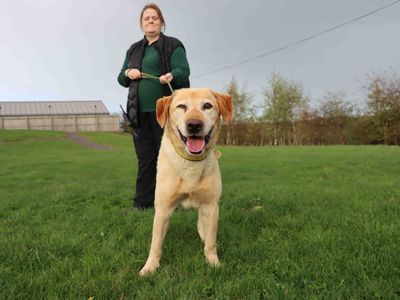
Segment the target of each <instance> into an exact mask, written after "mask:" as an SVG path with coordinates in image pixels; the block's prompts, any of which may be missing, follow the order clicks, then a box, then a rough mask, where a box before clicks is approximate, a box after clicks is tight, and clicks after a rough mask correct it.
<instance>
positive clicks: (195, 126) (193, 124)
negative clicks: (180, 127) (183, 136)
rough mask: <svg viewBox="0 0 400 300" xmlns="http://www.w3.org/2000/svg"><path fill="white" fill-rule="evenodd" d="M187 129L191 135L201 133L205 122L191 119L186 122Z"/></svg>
mask: <svg viewBox="0 0 400 300" xmlns="http://www.w3.org/2000/svg"><path fill="white" fill-rule="evenodd" d="M186 127H187V129H188V131H189V133H191V134H196V133H199V132H200V130H201V129H202V128H203V122H202V121H200V120H194V119H190V120H187V122H186Z"/></svg>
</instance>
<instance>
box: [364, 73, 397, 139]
mask: <svg viewBox="0 0 400 300" xmlns="http://www.w3.org/2000/svg"><path fill="white" fill-rule="evenodd" d="M369 77H370V82H369V83H368V85H367V91H368V96H367V98H368V101H367V105H368V108H369V111H370V113H371V114H372V115H373V119H374V122H375V124H376V126H377V127H378V128H379V132H380V135H381V138H382V141H383V142H384V143H385V144H396V145H398V144H399V143H400V78H399V77H398V76H397V74H396V73H395V72H392V73H385V74H372V75H370V76H369Z"/></svg>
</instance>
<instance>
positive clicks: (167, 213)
mask: <svg viewBox="0 0 400 300" xmlns="http://www.w3.org/2000/svg"><path fill="white" fill-rule="evenodd" d="M173 211H174V208H164V207H158V208H157V207H156V211H155V214H154V222H153V235H152V239H151V246H150V253H149V257H148V258H147V261H146V264H145V265H144V267H143V268H142V269H141V270H140V272H139V275H140V276H144V275H146V274H150V273H153V272H154V271H155V270H156V269H157V268H158V266H159V265H160V257H161V253H162V244H163V241H164V238H165V235H166V234H167V229H168V225H169V219H170V217H171V214H172V213H173Z"/></svg>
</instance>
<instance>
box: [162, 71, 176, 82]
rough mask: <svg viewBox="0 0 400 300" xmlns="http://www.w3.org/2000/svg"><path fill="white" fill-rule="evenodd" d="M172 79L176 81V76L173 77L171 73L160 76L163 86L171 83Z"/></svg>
mask: <svg viewBox="0 0 400 300" xmlns="http://www.w3.org/2000/svg"><path fill="white" fill-rule="evenodd" d="M172 79H174V76H172V74H171V73H167V74H165V75H162V76H160V82H161V84H167V83H168V82H171V81H172Z"/></svg>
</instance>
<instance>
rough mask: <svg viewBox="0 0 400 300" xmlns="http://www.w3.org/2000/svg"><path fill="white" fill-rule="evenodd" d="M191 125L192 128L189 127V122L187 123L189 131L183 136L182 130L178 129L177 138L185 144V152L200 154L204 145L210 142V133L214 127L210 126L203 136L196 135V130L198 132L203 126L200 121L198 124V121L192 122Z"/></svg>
mask: <svg viewBox="0 0 400 300" xmlns="http://www.w3.org/2000/svg"><path fill="white" fill-rule="evenodd" d="M188 123H189V122H188ZM191 127H192V128H191V129H189V124H188V125H187V130H188V132H189V135H188V136H184V135H183V134H182V132H181V131H180V130H179V129H178V132H179V138H180V140H181V141H182V143H184V144H185V146H186V147H185V148H186V151H187V152H189V153H190V154H201V153H202V152H203V151H204V149H205V147H206V145H207V144H208V143H209V142H210V139H211V134H212V131H213V129H214V127H212V128H211V129H210V131H209V132H208V133H207V135H205V136H200V135H198V132H200V131H201V129H202V127H203V124H202V123H201V125H199V124H198V123H194V124H193V123H192V124H191ZM199 127H200V129H199ZM194 132H195V133H194ZM196 133H197V134H196Z"/></svg>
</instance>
